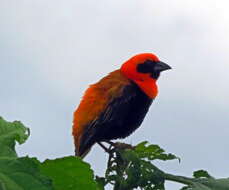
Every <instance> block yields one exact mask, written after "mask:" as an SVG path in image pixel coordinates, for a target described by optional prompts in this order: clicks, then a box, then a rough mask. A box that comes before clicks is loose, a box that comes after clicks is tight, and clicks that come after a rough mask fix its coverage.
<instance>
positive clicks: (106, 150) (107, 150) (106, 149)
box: [97, 142, 111, 153]
mask: <svg viewBox="0 0 229 190" xmlns="http://www.w3.org/2000/svg"><path fill="white" fill-rule="evenodd" d="M97 143H98V145H99V146H101V147H102V149H103V150H104V151H105V152H107V153H110V152H111V151H110V148H107V147H105V146H104V145H103V144H102V143H101V142H97Z"/></svg>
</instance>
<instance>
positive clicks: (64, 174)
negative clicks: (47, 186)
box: [40, 156, 99, 190]
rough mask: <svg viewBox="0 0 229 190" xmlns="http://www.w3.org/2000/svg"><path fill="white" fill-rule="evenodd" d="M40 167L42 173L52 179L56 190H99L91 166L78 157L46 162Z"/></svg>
mask: <svg viewBox="0 0 229 190" xmlns="http://www.w3.org/2000/svg"><path fill="white" fill-rule="evenodd" d="M40 167H41V171H42V173H43V174H45V175H46V176H49V177H50V178H51V179H52V182H53V185H54V188H55V190H78V189H79V190H82V189H84V190H87V189H88V190H93V189H99V187H98V185H97V183H96V182H95V180H94V175H93V171H92V170H91V168H90V165H89V164H87V163H85V162H83V161H82V160H81V159H79V158H78V157H74V156H69V157H64V158H58V159H55V160H46V161H45V162H43V163H42V164H41V166H40Z"/></svg>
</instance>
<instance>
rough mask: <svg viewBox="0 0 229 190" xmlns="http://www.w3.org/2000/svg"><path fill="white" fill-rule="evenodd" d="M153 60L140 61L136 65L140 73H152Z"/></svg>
mask: <svg viewBox="0 0 229 190" xmlns="http://www.w3.org/2000/svg"><path fill="white" fill-rule="evenodd" d="M154 65H155V62H153V61H151V60H146V61H145V62H144V63H140V64H138V66H137V71H138V72H140V73H152V72H153V69H154Z"/></svg>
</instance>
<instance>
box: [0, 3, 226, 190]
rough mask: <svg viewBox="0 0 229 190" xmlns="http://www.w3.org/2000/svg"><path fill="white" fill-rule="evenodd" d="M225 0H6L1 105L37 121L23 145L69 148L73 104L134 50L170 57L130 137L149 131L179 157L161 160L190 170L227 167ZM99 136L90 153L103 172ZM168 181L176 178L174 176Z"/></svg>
mask: <svg viewBox="0 0 229 190" xmlns="http://www.w3.org/2000/svg"><path fill="white" fill-rule="evenodd" d="M228 7H229V2H228V1H227V0H220V1H212V0H202V1H199V0H187V1H184V0H173V1H171V0H160V1H159V0H158V1H155V0H125V1H123V0H99V1H98V0H97V1H92V0H77V1H76V0H66V1H59V0H49V1H47V0H39V1H31V0H20V1H18V0H0V84H1V93H0V115H1V116H3V117H4V118H5V119H7V120H9V121H13V120H20V121H22V122H23V123H24V124H25V125H26V126H28V127H29V128H30V129H31V136H30V138H29V140H28V141H27V143H26V144H24V145H23V146H21V147H19V148H18V149H19V152H20V155H28V154H29V155H30V156H36V157H38V158H39V159H41V160H44V159H46V158H56V157H62V156H67V155H72V154H73V152H74V147H73V140H72V137H71V125H72V114H73V111H74V109H75V108H76V106H77V105H78V103H79V101H80V99H81V97H82V94H83V92H84V90H85V89H86V88H87V86H88V85H89V84H91V83H94V82H96V81H97V80H99V79H100V78H101V77H103V76H105V75H106V74H107V73H109V72H111V71H112V70H114V69H117V68H119V67H120V66H121V64H122V63H123V62H124V61H125V60H127V59H128V58H129V57H131V56H133V55H134V54H136V53H141V52H153V53H156V54H157V55H158V57H159V58H160V59H161V60H162V61H164V62H166V63H168V64H169V65H171V66H172V67H173V70H170V71H168V72H164V73H163V74H162V75H161V77H160V79H159V81H158V85H159V95H158V97H157V99H156V100H155V101H154V103H153V104H152V106H151V109H150V111H149V113H148V114H147V117H146V118H145V120H144V122H143V124H142V126H141V127H140V128H139V129H138V130H137V131H136V132H135V133H134V134H133V135H131V136H130V137H128V138H127V139H125V140H124V141H125V142H127V143H133V144H136V143H138V142H141V141H145V140H147V141H149V142H151V143H155V144H159V145H160V146H161V147H163V148H165V149H166V150H167V152H171V153H174V154H176V155H178V156H179V157H181V163H180V164H179V163H178V162H177V161H171V162H168V163H158V166H159V167H161V168H162V169H164V170H165V171H168V172H171V173H174V174H179V175H187V176H190V175H191V174H192V171H194V170H196V169H206V170H208V171H209V172H210V173H211V174H212V175H215V176H216V177H229V168H228V167H226V166H228V160H229V151H228V147H229V140H228V134H229V126H228V124H229V100H228V97H229V85H228V83H229V74H228V73H229V53H228V49H229V35H228V34H229V12H228ZM106 159H107V158H106V156H105V153H103V150H102V149H101V148H100V147H98V146H97V145H96V146H95V147H94V148H93V150H92V152H91V153H90V154H89V155H88V156H87V157H86V159H85V160H86V161H87V162H89V163H90V164H91V165H92V167H93V168H94V170H95V171H96V174H99V175H102V174H103V173H104V168H105V161H106ZM168 187H169V188H170V189H176V188H177V187H178V186H177V185H173V184H168Z"/></svg>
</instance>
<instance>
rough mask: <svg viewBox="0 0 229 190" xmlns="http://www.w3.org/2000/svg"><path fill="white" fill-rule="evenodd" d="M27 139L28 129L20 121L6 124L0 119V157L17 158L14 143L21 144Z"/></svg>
mask: <svg viewBox="0 0 229 190" xmlns="http://www.w3.org/2000/svg"><path fill="white" fill-rule="evenodd" d="M28 137H29V129H28V128H26V127H25V126H24V125H23V124H22V123H21V122H20V121H14V122H7V121H5V120H4V119H3V118H2V117H0V157H17V153H16V151H15V143H16V142H18V143H19V144H22V143H24V142H25V141H26V139H27V138H28Z"/></svg>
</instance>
